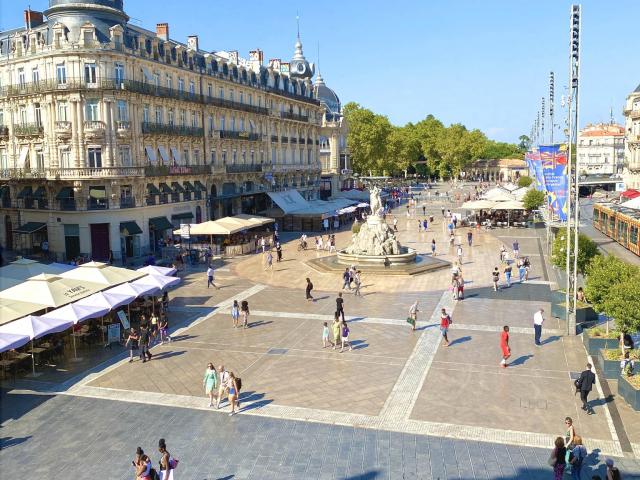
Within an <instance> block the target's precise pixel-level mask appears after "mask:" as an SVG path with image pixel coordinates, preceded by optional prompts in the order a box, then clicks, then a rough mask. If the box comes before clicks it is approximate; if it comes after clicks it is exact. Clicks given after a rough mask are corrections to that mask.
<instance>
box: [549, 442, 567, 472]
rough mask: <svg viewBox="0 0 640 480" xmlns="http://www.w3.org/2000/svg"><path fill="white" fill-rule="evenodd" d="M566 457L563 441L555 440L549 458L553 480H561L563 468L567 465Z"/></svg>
mask: <svg viewBox="0 0 640 480" xmlns="http://www.w3.org/2000/svg"><path fill="white" fill-rule="evenodd" d="M566 455H567V449H566V447H565V446H564V440H563V439H562V437H558V438H556V440H555V442H554V448H553V450H552V451H551V456H550V457H549V466H551V467H552V468H553V478H554V480H562V475H563V474H564V468H565V466H566V465H567V461H566V460H565V457H566Z"/></svg>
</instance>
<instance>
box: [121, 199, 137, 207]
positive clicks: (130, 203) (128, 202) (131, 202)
mask: <svg viewBox="0 0 640 480" xmlns="http://www.w3.org/2000/svg"><path fill="white" fill-rule="evenodd" d="M135 206H136V199H135V198H134V197H120V208H135Z"/></svg>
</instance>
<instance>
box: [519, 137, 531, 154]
mask: <svg viewBox="0 0 640 480" xmlns="http://www.w3.org/2000/svg"><path fill="white" fill-rule="evenodd" d="M518 140H520V143H519V144H518V148H520V150H521V151H522V152H526V151H527V150H529V147H530V146H531V139H530V138H529V137H528V136H527V135H520V137H518Z"/></svg>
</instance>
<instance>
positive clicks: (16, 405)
mask: <svg viewBox="0 0 640 480" xmlns="http://www.w3.org/2000/svg"><path fill="white" fill-rule="evenodd" d="M53 397H54V395H38V394H24V393H12V392H11V391H8V390H6V389H4V388H3V389H0V405H1V406H2V407H1V408H0V424H4V423H5V422H7V421H9V420H12V421H15V420H18V419H19V418H20V417H22V416H23V415H25V414H27V413H29V412H30V411H32V410H33V409H35V408H36V407H38V406H40V405H42V404H43V403H44V402H46V401H47V400H49V399H51V398H53ZM3 442H4V439H3V440H2V442H0V449H1V448H4V446H3V445H1V443H3Z"/></svg>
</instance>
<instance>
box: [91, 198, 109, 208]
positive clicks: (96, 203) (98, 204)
mask: <svg viewBox="0 0 640 480" xmlns="http://www.w3.org/2000/svg"><path fill="white" fill-rule="evenodd" d="M108 209H109V201H108V200H106V199H104V198H90V199H89V200H88V201H87V210H108Z"/></svg>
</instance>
